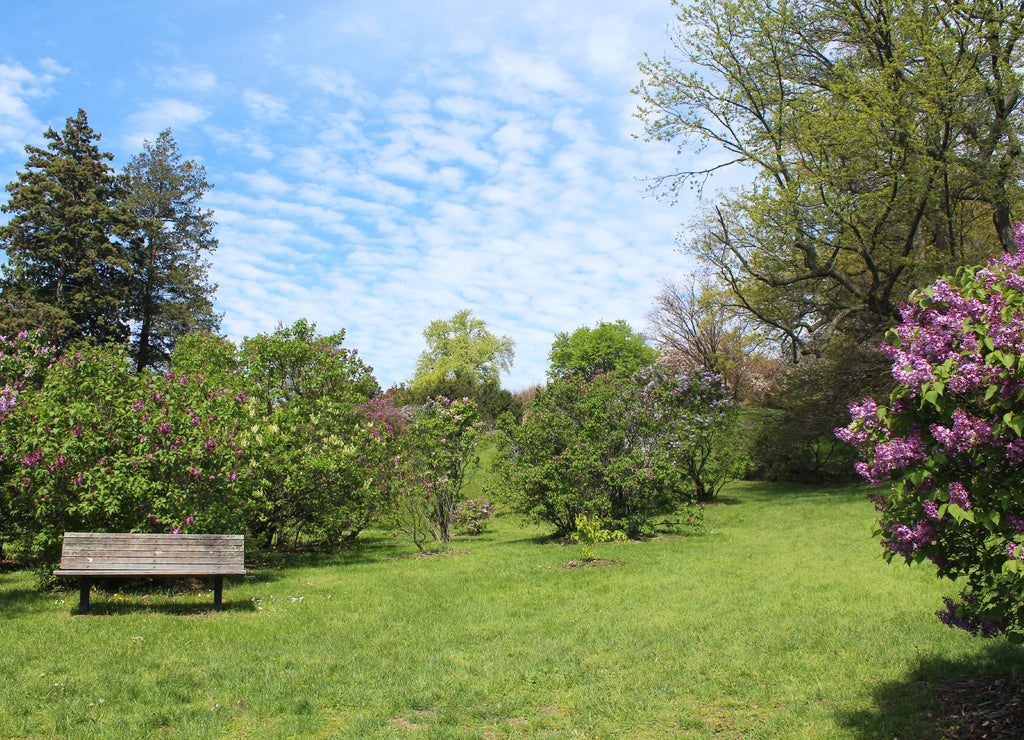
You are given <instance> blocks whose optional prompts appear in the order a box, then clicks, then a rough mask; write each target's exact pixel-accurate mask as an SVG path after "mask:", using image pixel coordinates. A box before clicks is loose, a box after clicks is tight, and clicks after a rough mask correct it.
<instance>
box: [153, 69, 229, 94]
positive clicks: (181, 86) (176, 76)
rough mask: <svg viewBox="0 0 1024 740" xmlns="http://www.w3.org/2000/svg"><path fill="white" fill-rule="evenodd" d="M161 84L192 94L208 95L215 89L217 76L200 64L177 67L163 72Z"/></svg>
mask: <svg viewBox="0 0 1024 740" xmlns="http://www.w3.org/2000/svg"><path fill="white" fill-rule="evenodd" d="M160 82H161V84H163V85H165V86H167V87H171V88H174V89H177V90H184V91H187V92H193V93H210V92H213V91H214V90H216V89H217V74H216V72H214V71H213V70H212V69H210V68H209V67H207V66H206V65H202V64H189V65H179V66H175V67H171V68H170V69H167V70H164V72H163V73H162V75H161V76H160Z"/></svg>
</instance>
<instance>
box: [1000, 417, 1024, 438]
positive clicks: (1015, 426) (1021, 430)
mask: <svg viewBox="0 0 1024 740" xmlns="http://www.w3.org/2000/svg"><path fill="white" fill-rule="evenodd" d="M1003 423H1004V424H1005V425H1006V426H1008V427H1010V429H1012V430H1013V431H1015V432H1016V433H1017V436H1018V437H1020V436H1022V435H1024V416H1019V415H1017V414H1014V413H1013V412H1012V411H1007V412H1006V413H1005V414H1004V415H1003Z"/></svg>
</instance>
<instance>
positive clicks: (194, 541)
mask: <svg viewBox="0 0 1024 740" xmlns="http://www.w3.org/2000/svg"><path fill="white" fill-rule="evenodd" d="M53 574H54V575H55V576H76V577H78V578H79V579H80V581H79V593H80V596H79V601H78V613H79V614H87V613H88V612H89V589H90V588H91V587H92V579H93V578H95V577H108V576H116V577H130V576H136V577H154V576H204V577H212V578H213V608H214V609H216V610H217V611H220V610H221V595H222V592H223V589H224V576H241V575H245V536H244V535H240V534H113V533H103V532H65V533H64V545H63V547H62V549H61V555H60V568H59V569H58V570H55V571H53Z"/></svg>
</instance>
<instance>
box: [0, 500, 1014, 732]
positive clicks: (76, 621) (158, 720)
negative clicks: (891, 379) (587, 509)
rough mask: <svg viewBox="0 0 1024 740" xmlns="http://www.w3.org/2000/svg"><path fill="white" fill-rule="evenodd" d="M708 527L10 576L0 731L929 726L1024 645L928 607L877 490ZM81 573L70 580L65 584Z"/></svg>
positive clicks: (931, 595) (731, 516) (735, 515)
mask: <svg viewBox="0 0 1024 740" xmlns="http://www.w3.org/2000/svg"><path fill="white" fill-rule="evenodd" d="M709 521H710V531H709V533H708V534H707V535H705V536H703V537H691V538H666V539H661V540H654V541H650V542H644V543H624V544H603V545H598V546H597V556H598V557H599V558H606V559H614V560H618V561H621V562H622V564H621V565H620V566H618V567H603V568H569V569H566V568H562V567H561V566H562V565H564V564H565V563H566V562H567V561H569V560H573V559H576V558H577V557H578V548H576V547H575V546H559V545H557V544H551V543H547V542H545V541H544V540H543V538H542V535H543V534H544V530H543V529H542V528H538V527H526V528H524V527H522V526H521V525H520V523H519V522H518V521H517V520H516V519H515V518H513V517H511V516H501V517H499V518H498V519H497V520H496V521H494V522H493V523H492V525H491V527H490V529H489V531H488V532H487V533H485V534H483V535H481V536H478V537H474V538H464V539H460V540H457V541H456V542H455V543H454V547H455V548H456V549H457V550H463V551H466V552H467V554H457V555H450V556H443V557H442V556H436V557H429V558H419V557H404V556H407V555H412V554H413V553H414V548H413V547H412V546H411V545H409V544H407V543H406V542H404V541H403V540H401V539H394V538H391V537H390V536H387V535H383V534H377V535H375V534H373V533H370V534H368V535H363V536H362V537H361V544H360V545H359V546H357V547H356V548H354V549H353V550H350V551H348V552H345V553H341V554H338V555H329V556H289V557H284V558H280V559H278V561H277V562H278V565H263V566H262V567H260V568H258V569H257V570H255V571H254V573H253V576H252V577H247V578H245V579H244V580H243V579H235V580H229V581H228V582H227V583H226V584H225V593H224V599H225V605H226V608H225V611H224V612H221V613H220V614H216V613H214V612H213V611H212V610H211V608H210V604H211V603H212V596H211V595H210V594H209V593H192V594H186V595H175V596H168V595H159V594H156V595H146V596H141V595H139V594H134V595H127V596H119V595H116V594H114V595H108V594H94V596H93V601H92V613H91V614H90V615H88V616H84V617H79V616H73V615H72V613H73V611H74V609H75V608H76V606H77V599H78V595H77V591H76V590H70V591H68V592H66V593H59V594H37V593H35V592H34V591H33V590H32V589H33V576H32V574H30V573H27V572H6V573H0V620H2V621H0V675H2V676H3V679H2V680H3V684H2V686H3V690H2V691H0V736H2V737H132V738H137V737H188V738H193V737H254V738H256V737H260V738H264V737H313V738H317V737H323V738H333V737H338V738H410V739H415V738H541V737H544V738H665V737H693V738H704V737H716V738H787V737H797V738H893V737H897V738H900V739H901V740H904V739H906V738H929V737H936V730H935V729H934V728H933V727H931V726H929V724H928V721H927V710H928V707H929V702H930V696H931V695H930V693H929V684H930V683H933V682H938V681H942V680H947V679H949V678H951V677H953V676H959V675H965V676H971V675H979V674H986V673H996V672H1002V673H1007V672H1009V670H1010V669H1011V668H1012V667H1013V666H1014V665H1016V666H1022V665H1024V651H1022V650H1021V649H1019V648H1011V647H1009V646H1007V645H1006V644H1005V642H1004V641H1001V640H1000V641H983V640H980V639H978V638H971V637H970V636H968V635H966V634H964V633H961V632H959V631H953V630H950V629H948V628H946V627H944V626H943V625H941V624H940V623H939V622H938V620H936V619H935V618H934V616H932V614H933V612H934V611H935V610H936V609H937V608H939V606H941V596H942V595H943V594H945V593H950V592H951V589H950V588H949V585H948V584H943V583H941V582H939V581H937V580H936V579H935V578H934V575H933V573H932V571H931V570H930V569H929V568H925V567H921V568H907V567H905V566H902V565H900V566H895V565H894V566H888V565H886V564H885V563H884V561H883V560H882V559H881V557H880V556H879V546H878V544H877V542H876V541H875V540H873V539H872V537H871V530H872V527H873V523H874V511H873V508H872V506H871V504H870V503H869V502H868V501H867V500H866V499H865V496H864V490H863V489H861V488H848V489H839V490H822V489H816V488H806V489H802V488H794V487H792V486H789V487H781V486H768V485H760V484H735V485H733V486H731V487H730V488H728V489H726V491H725V492H724V493H723V500H722V502H721V503H719V504H717V505H715V506H713V507H710V513H709ZM69 585H70V584H69Z"/></svg>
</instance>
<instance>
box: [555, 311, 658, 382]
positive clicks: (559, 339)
mask: <svg viewBox="0 0 1024 740" xmlns="http://www.w3.org/2000/svg"><path fill="white" fill-rule="evenodd" d="M657 358H658V351H657V350H656V349H654V348H653V347H650V346H648V345H647V343H646V342H645V341H644V338H643V335H641V334H637V333H636V332H634V331H633V329H632V328H631V327H630V325H629V324H627V323H626V322H625V321H623V320H621V319H620V320H618V321H615V322H609V321H599V322H598V323H597V325H596V326H595V327H594V328H593V329H591V328H590V327H586V326H581V327H580V328H578V329H576V331H574V332H573V333H572V334H569V333H568V332H559V333H558V334H556V335H555V341H554V343H553V344H552V345H551V352H550V353H549V354H548V359H549V360H550V361H551V367H550V369H549V370H548V375H549V376H551V377H552V378H567V377H576V378H582V379H583V380H589V379H590V378H592V377H594V376H595V375H603V374H605V373H611V372H623V373H626V374H629V373H633V372H636V371H637V370H639V369H640V368H642V367H647V366H649V365H651V364H652V363H653V362H654V361H655V360H656V359H657Z"/></svg>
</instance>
